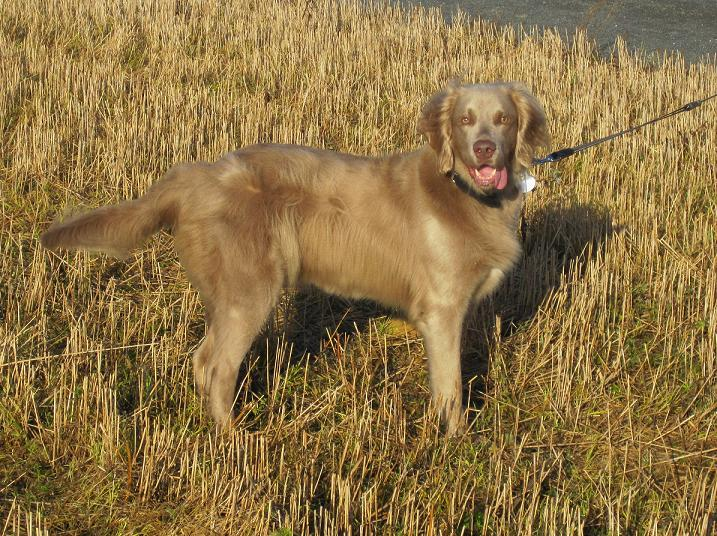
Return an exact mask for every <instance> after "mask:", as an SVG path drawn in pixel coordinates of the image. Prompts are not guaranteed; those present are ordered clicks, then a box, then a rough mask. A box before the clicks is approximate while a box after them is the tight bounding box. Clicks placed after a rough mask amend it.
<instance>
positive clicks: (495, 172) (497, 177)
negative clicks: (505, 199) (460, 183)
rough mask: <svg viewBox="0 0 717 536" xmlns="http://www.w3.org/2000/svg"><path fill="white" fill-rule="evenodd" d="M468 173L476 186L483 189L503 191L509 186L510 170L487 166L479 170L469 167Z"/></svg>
mask: <svg viewBox="0 0 717 536" xmlns="http://www.w3.org/2000/svg"><path fill="white" fill-rule="evenodd" d="M468 172H469V173H470V174H471V177H473V180H474V181H475V183H476V185H478V186H480V187H483V188H485V187H487V186H492V187H494V188H495V189H496V190H502V189H503V188H505V187H506V186H507V185H508V170H507V169H506V168H500V169H496V168H494V167H493V166H490V165H488V164H485V165H483V166H481V167H479V168H473V167H469V168H468Z"/></svg>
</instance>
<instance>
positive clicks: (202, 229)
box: [41, 84, 548, 433]
mask: <svg viewBox="0 0 717 536" xmlns="http://www.w3.org/2000/svg"><path fill="white" fill-rule="evenodd" d="M419 130H420V131H421V132H422V133H423V134H425V135H426V137H427V138H428V144H427V145H426V146H424V147H422V148H420V149H418V150H416V151H414V152H411V153H405V154H395V155H390V156H386V157H382V158H368V157H362V156H352V155H347V154H340V153H336V152H332V151H326V150H319V149H313V148H308V147H300V146H292V145H255V146H251V147H246V148H244V149H240V150H238V151H235V152H232V153H230V154H228V155H226V156H225V157H223V158H222V159H221V160H219V161H218V162H216V163H213V164H208V163H194V164H181V165H178V166H175V167H173V168H172V169H171V170H170V171H169V172H168V173H167V175H166V176H165V177H164V179H163V180H161V181H159V182H157V183H156V184H155V185H153V186H152V187H151V188H150V189H149V191H148V192H147V193H146V194H145V195H144V196H142V197H141V198H139V199H136V200H133V201H126V202H124V203H120V204H118V205H114V206H108V207H103V208H99V209H97V210H94V211H92V212H89V213H86V214H82V215H79V216H77V217H74V218H71V219H69V220H67V221H65V222H63V223H56V224H55V225H53V226H52V227H51V228H50V229H49V230H48V231H47V232H45V233H44V234H43V235H42V237H41V241H42V244H43V245H44V246H45V247H46V248H50V249H55V248H64V249H86V250H95V251H102V252H106V253H108V254H111V255H115V256H120V257H122V256H125V255H127V253H128V252H129V250H131V249H132V248H135V247H137V246H139V245H140V244H141V243H142V242H143V241H144V240H145V239H147V237H149V236H150V235H152V234H153V233H155V232H157V231H158V230H160V229H161V228H167V229H170V230H171V231H172V233H173V235H174V238H175V245H176V249H177V252H178V255H179V258H180V261H181V263H182V265H183V266H184V268H185V269H186V270H187V273H188V276H189V279H190V281H191V282H192V283H193V284H194V285H195V286H196V288H197V289H198V290H199V293H200V295H201V298H202V301H203V302H204V304H205V306H206V313H207V314H206V318H207V333H206V338H205V340H204V341H203V343H202V344H201V346H200V347H199V348H198V349H197V351H196V353H195V354H194V373H195V380H196V384H197V387H198V389H199V390H200V392H201V393H203V395H205V396H206V397H207V398H208V401H209V405H210V409H211V413H212V415H213V417H214V418H215V419H216V420H217V422H218V423H219V424H221V425H226V423H227V422H228V421H229V419H230V417H231V414H232V406H233V400H234V395H235V393H234V388H235V381H236V377H237V372H238V368H239V365H240V364H241V362H242V360H243V358H244V355H245V353H246V351H247V350H248V348H249V346H250V345H251V343H252V340H253V339H254V337H255V336H256V335H257V333H258V332H259V331H260V329H261V328H262V326H263V324H264V323H265V322H266V320H267V317H268V315H269V314H270V312H271V311H272V309H273V307H274V305H275V304H276V301H277V299H278V297H279V295H280V292H281V290H282V287H285V286H292V285H297V284H302V283H308V284H313V285H316V286H317V287H319V288H321V289H324V290H326V291H328V292H331V293H335V294H339V295H343V296H346V297H349V298H371V299H374V300H376V301H378V302H381V303H383V304H386V305H388V306H391V307H395V308H399V309H401V310H402V311H404V312H405V314H406V315H407V317H408V318H409V319H410V320H411V321H412V322H413V323H414V324H415V325H416V327H417V328H418V329H419V330H420V332H421V333H422V335H423V337H424V341H425V347H426V351H427V354H428V367H429V375H430V384H431V392H432V395H433V398H434V402H435V404H436V405H437V407H438V409H439V410H440V412H441V416H442V418H443V421H444V423H445V424H446V426H447V430H448V432H449V433H453V432H455V431H456V429H457V428H458V427H459V426H460V425H461V422H462V417H461V415H462V405H461V375H460V339H461V331H462V324H463V320H464V317H465V314H466V312H467V310H468V307H469V304H470V301H471V300H472V299H473V300H480V299H481V298H483V297H484V296H486V295H487V294H489V293H490V292H492V291H493V290H494V289H495V288H496V287H497V285H498V284H499V283H500V282H501V280H502V278H503V276H504V274H505V273H506V272H507V271H508V270H510V269H511V267H512V266H513V265H514V263H515V262H516V260H517V258H518V256H519V254H520V245H519V243H518V241H517V239H516V222H517V218H518V215H519V211H520V207H521V194H520V193H519V191H518V189H517V182H518V180H519V177H520V175H521V174H522V172H523V171H524V170H525V168H526V167H527V166H529V165H530V162H531V159H532V157H533V155H534V152H535V149H536V147H537V146H540V145H546V144H547V142H548V134H547V130H546V124H545V116H544V113H543V110H542V108H541V106H540V104H539V103H538V102H537V100H536V99H535V98H534V97H533V96H532V95H530V94H529V93H528V92H527V91H526V90H525V89H524V88H523V87H522V86H519V85H517V84H485V85H473V86H458V85H450V86H448V87H447V88H446V89H445V90H444V91H442V92H440V93H438V94H436V95H435V96H434V97H433V98H432V99H431V100H430V101H429V102H428V103H427V104H426V106H425V107H424V109H423V112H422V115H421V118H420V121H419ZM486 141H487V142H491V143H493V144H494V146H495V152H494V153H493V154H489V155H487V154H485V153H481V152H480V143H485V142H486ZM484 164H488V165H489V166H492V168H496V169H498V170H501V169H506V170H507V173H508V183H507V186H506V187H504V188H500V189H498V186H496V184H497V181H498V179H490V180H494V181H496V184H487V185H486V184H482V183H479V181H478V180H477V179H475V173H476V172H477V171H476V170H477V169H478V168H480V167H482V166H483V165H484ZM485 169H487V170H490V169H491V167H486V168H485ZM452 173H455V174H457V175H458V177H456V179H455V180H458V181H462V182H463V187H464V188H468V189H469V193H471V194H472V195H466V192H465V191H462V190H461V189H460V188H458V187H456V184H454V182H453V181H452V180H451V178H450V177H449V175H451V174H452ZM447 174H448V175H447ZM472 174H473V175H472ZM452 176H454V177H455V175H452ZM496 176H498V175H496ZM472 177H473V178H472Z"/></svg>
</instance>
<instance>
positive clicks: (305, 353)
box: [0, 0, 717, 535]
mask: <svg viewBox="0 0 717 536" xmlns="http://www.w3.org/2000/svg"><path fill="white" fill-rule="evenodd" d="M107 4H112V5H116V6H117V7H107V6H106V5H105V3H101V2H81V1H79V0H61V1H59V2H45V1H41V0H27V1H25V2H0V25H1V26H0V27H1V31H0V40H1V41H0V50H1V51H2V52H0V82H1V83H2V87H3V91H2V92H0V117H1V118H2V122H1V123H0V128H1V129H2V131H1V136H2V137H1V138H0V142H1V143H2V148H1V150H0V158H1V159H2V160H1V168H0V180H1V181H2V182H1V185H2V195H1V197H0V204H1V206H2V213H1V216H0V217H1V219H0V233H1V235H0V236H1V237H2V240H1V241H0V315H1V317H0V322H1V323H0V337H1V340H0V343H1V344H2V347H1V350H2V352H1V356H0V514H1V516H0V527H2V528H3V531H4V532H7V533H10V534H25V533H27V534H44V533H45V532H53V533H54V532H70V533H83V534H105V533H115V534H128V533H143V534H144V533H156V532H163V533H167V532H169V533H187V534H206V533H222V534H223V533H235V534H276V535H289V534H405V535H408V534H451V533H462V534H527V533H535V534H580V533H583V534H593V535H597V534H708V533H712V532H714V531H715V527H716V526H717V517H716V514H715V513H716V512H717V483H716V476H717V389H716V379H717V357H716V356H717V272H716V271H715V267H714V260H715V258H717V236H716V235H717V198H716V194H715V169H717V139H716V138H717V129H715V109H716V108H717V106H716V105H715V104H714V102H711V103H710V104H709V105H705V106H704V107H702V108H701V109H699V110H697V111H695V112H691V113H690V114H688V115H684V116H680V117H679V118H676V119H673V120H669V121H667V122H663V123H660V124H659V125H658V126H655V127H651V128H649V129H647V130H645V131H644V132H643V133H641V134H639V135H636V136H633V137H629V138H626V139H623V140H620V141H617V142H615V143H612V144H610V145H603V146H601V147H599V148H597V149H594V150H591V151H590V152H587V153H584V154H583V155H580V156H578V157H575V158H573V159H570V160H568V161H566V162H564V163H562V164H560V165H557V166H554V167H553V169H550V168H540V169H539V170H538V171H539V174H540V175H541V176H542V177H543V178H549V177H551V176H553V175H556V174H560V175H561V176H562V178H563V182H562V183H561V184H560V185H559V186H550V187H546V188H542V189H540V190H539V191H538V192H537V193H536V194H532V195H531V197H530V198H529V200H528V210H527V230H526V235H525V249H526V254H525V257H524V259H523V261H522V262H521V264H520V266H519V267H518V269H517V270H516V272H515V273H514V274H513V276H512V278H511V279H510V281H508V284H507V285H505V287H504V288H503V290H501V291H500V292H499V294H498V295H497V296H495V297H494V299H493V300H492V301H490V302H489V303H487V304H485V305H484V306H483V307H482V308H481V309H480V310H479V311H477V312H476V314H475V318H474V319H473V320H472V321H471V323H470V325H469V326H468V328H467V335H468V336H467V343H466V350H467V359H466V365H465V366H466V376H467V377H466V382H467V383H468V380H469V378H468V376H470V371H480V370H483V369H485V368H486V365H485V362H486V360H487V359H488V357H489V366H488V367H487V374H486V376H485V381H483V380H481V379H480V377H479V378H478V379H477V380H474V381H473V382H472V385H473V386H474V393H473V396H472V404H473V406H474V407H475V408H476V409H477V411H474V413H473V417H474V419H475V422H474V425H473V427H472V429H471V431H470V433H469V434H468V435H467V436H466V437H464V438H461V439H456V440H445V439H443V438H442V437H441V436H440V435H439V433H438V431H437V426H436V422H435V419H433V418H431V417H426V400H427V392H426V391H427V390H426V378H425V373H424V367H423V348H422V343H421V340H420V339H419V338H417V335H416V334H415V332H414V331H413V330H412V329H411V328H410V326H406V325H404V324H402V323H400V322H397V321H393V320H389V319H388V317H387V316H385V312H382V311H380V310H378V309H376V308H375V307H374V306H372V305H371V304H365V303H346V302H343V301H340V300H335V299H328V298H326V297H324V296H321V295H319V294H317V293H312V292H309V293H305V294H296V293H291V294H287V296H286V299H285V300H284V301H283V303H282V305H281V307H280V308H279V310H278V311H277V315H276V318H275V319H274V321H273V322H272V324H271V325H270V326H268V327H267V329H266V332H265V336H264V337H263V338H260V340H258V341H257V344H256V346H255V348H254V350H253V353H252V356H251V358H250V360H249V361H250V363H249V366H248V367H247V368H246V370H245V372H244V373H243V374H242V376H241V378H240V380H241V381H242V383H243V385H242V388H241V390H240V395H239V397H240V401H239V404H238V407H239V412H240V421H239V423H238V425H237V427H236V431H235V432H234V433H233V434H232V435H231V437H229V438H224V439H219V440H218V438H216V437H214V435H213V432H212V430H211V425H210V423H209V422H208V419H207V418H206V416H205V415H204V414H203V410H202V408H201V407H200V404H199V403H198V400H197V397H196V395H195V392H194V390H193V387H192V380H191V374H190V372H191V371H190V360H189V359H188V356H189V355H190V352H191V350H192V349H193V348H194V347H195V346H196V345H197V344H198V342H199V341H200V338H201V336H202V333H203V323H202V315H203V312H202V309H201V306H200V304H199V303H198V300H197V295H196V293H195V292H194V291H193V290H192V289H191V288H190V287H189V286H188V284H187V282H186V279H185V277H184V275H183V273H182V271H181V269H180V267H179V265H178V263H177V260H176V257H175V256H174V255H173V253H172V248H171V239H170V238H168V237H167V236H163V237H161V238H160V239H157V240H154V241H153V242H152V243H151V244H149V245H148V246H147V247H146V248H145V249H144V250H143V251H142V252H139V253H138V254H137V255H136V256H135V257H133V258H131V259H130V260H129V261H127V262H116V261H112V260H108V259H106V258H103V257H90V256H87V255H84V254H76V255H75V254H72V255H63V256H57V255H53V254H51V253H48V252H47V251H43V250H41V249H39V247H38V240H37V237H38V234H39V232H40V231H41V230H42V229H44V228H45V227H46V226H47V224H48V223H49V222H50V221H51V220H52V219H53V218H54V217H55V216H56V215H57V214H58V213H60V212H62V211H63V210H65V209H66V208H67V207H69V206H79V205H81V206H97V205H100V204H106V203H109V202H113V201H116V200H119V199H124V198H127V197H131V196H136V195H138V194H139V193H141V192H143V191H144V190H145V189H146V188H147V186H148V185H149V184H150V183H151V182H152V181H153V180H155V179H156V178H158V177H159V176H160V175H161V174H162V172H163V171H164V170H165V169H166V168H168V167H169V166H170V165H171V164H173V163H175V162H177V161H181V160H188V159H192V160H194V159H215V158H217V157H218V156H220V155H221V154H222V153H224V152H225V151H227V150H230V149H232V148H235V147H238V146H241V145H245V144H249V143H254V142H257V141H263V142H267V141H276V142H292V143H293V142H297V143H305V144H311V145H319V146H324V147H333V148H337V149H341V150H345V151H354V152H359V153H367V154H379V153H385V152H391V151H398V150H404V149H409V148H413V147H415V146H417V145H418V144H419V143H420V140H419V139H418V137H417V135H416V134H415V122H416V118H417V114H418V111H419V109H420V106H421V104H422V103H423V102H424V101H425V100H426V99H427V97H428V96H429V95H430V94H431V93H432V92H433V91H435V90H436V89H437V88H439V87H440V86H441V85H442V84H444V83H445V81H446V80H448V79H449V78H451V77H452V76H454V75H456V74H461V75H462V76H463V77H464V79H466V80H475V81H489V80H494V79H507V80H522V81H524V82H525V83H526V84H527V85H528V86H530V87H531V88H532V89H533V90H534V92H535V93H536V94H537V95H538V97H539V98H540V99H541V100H542V101H543V102H544V103H545V106H546V109H547V111H548V115H549V117H550V121H551V125H552V130H553V133H554V138H555V146H556V147H561V146H564V145H566V144H574V143H577V142H578V141H582V140H584V139H588V138H592V137H595V136H598V135H603V134H606V133H608V132H611V131H613V130H614V129H616V128H618V127H623V126H625V125H628V124H630V123H632V122H637V121H641V120H645V119H648V118H650V117H652V116H654V115H657V114H658V113H661V112H663V111H666V110H669V109H672V108H674V107H676V106H678V105H679V104H682V103H684V102H687V101H690V100H692V99H694V98H696V97H699V96H703V95H706V94H708V93H712V92H714V91H715V90H717V73H716V69H715V66H714V65H704V64H702V65H694V66H690V67H689V68H688V67H686V66H685V65H684V64H683V63H682V62H681V61H680V60H679V59H674V58H667V59H665V60H664V61H663V62H661V63H660V64H659V65H654V64H652V65H649V64H647V62H645V61H643V60H641V59H640V58H636V57H633V56H630V55H629V54H627V53H626V52H625V51H624V50H623V48H622V47H621V46H620V45H619V44H618V46H617V48H616V51H615V54H614V57H613V58H612V60H611V61H603V60H600V59H599V58H597V57H596V56H595V54H594V52H593V50H592V48H591V47H590V45H589V43H586V41H585V40H584V38H583V37H581V36H579V35H578V36H577V37H576V40H575V43H574V44H572V45H567V44H566V43H565V42H563V41H561V40H560V39H559V38H558V37H557V36H555V35H551V34H548V35H545V36H544V37H540V38H539V37H536V36H528V37H525V38H522V39H518V38H516V37H515V36H514V35H513V34H512V33H511V31H509V30H503V29H501V28H495V27H492V26H488V25H484V24H477V23H476V24H473V23H468V22H467V21H466V20H465V19H462V18H459V19H457V20H455V21H454V22H453V23H452V25H446V24H445V23H444V22H443V21H442V20H441V18H440V16H439V14H438V13H437V12H427V11H422V10H415V11H410V12H405V11H404V12H402V11H399V10H398V9H396V8H391V7H386V6H383V7H376V8H361V7H357V5H355V4H352V3H340V4H336V3H334V2H329V1H322V0H318V1H302V0H297V1H295V2H284V1H278V0H277V1H269V2H263V1H262V2H259V1H257V2H248V3H245V2H220V1H218V0H210V1H198V0H197V1H194V2H174V1H169V0H166V1H165V0H158V1H153V2H134V1H127V2H123V3H114V2H110V3H107ZM476 363H478V364H476ZM480 363H483V365H480ZM475 391H483V392H484V393H483V394H478V395H476V393H475ZM429 415H430V414H429Z"/></svg>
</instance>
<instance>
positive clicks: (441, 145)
mask: <svg viewBox="0 0 717 536" xmlns="http://www.w3.org/2000/svg"><path fill="white" fill-rule="evenodd" d="M458 86H459V83H458V82H457V81H452V82H451V83H450V84H448V86H447V87H446V89H444V90H443V91H441V92H439V93H436V94H435V95H433V97H431V100H429V101H428V102H427V103H426V105H425V106H424V107H423V111H422V112H421V118H420V119H419V120H418V132H420V133H421V134H424V135H425V136H426V137H427V138H428V144H429V145H430V146H431V147H432V148H433V150H434V151H436V155H437V156H438V169H439V171H440V172H441V173H448V172H449V171H451V170H452V169H453V148H452V147H451V137H452V135H453V133H452V127H451V115H452V113H453V106H454V105H455V103H456V97H457V96H458Z"/></svg>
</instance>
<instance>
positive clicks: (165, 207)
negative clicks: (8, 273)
mask: <svg viewBox="0 0 717 536" xmlns="http://www.w3.org/2000/svg"><path fill="white" fill-rule="evenodd" d="M185 166H186V165H180V166H175V167H173V168H172V169H170V170H169V172H167V174H166V175H165V177H164V178H163V179H162V180H160V181H159V182H157V183H155V184H154V185H153V186H152V187H151V188H150V189H149V190H148V191H147V193H146V194H145V195H144V196H142V197H140V198H139V199H135V200H132V201H124V202H122V203H119V204H117V205H111V206H107V207H101V208H98V209H95V210H92V211H90V212H86V213H84V214H78V215H76V216H73V217H71V218H69V219H68V220H65V221H63V222H56V223H54V224H53V225H52V226H51V227H50V228H49V229H48V230H47V231H45V232H44V233H42V235H41V236H40V243H41V244H42V245H43V246H44V247H46V248H47V249H53V250H54V249H67V250H75V249H82V250H87V251H100V252H103V253H107V254H108V255H112V256H113V257H118V258H124V257H126V256H127V255H128V253H129V251H130V250H131V249H134V248H136V247H138V246H140V245H141V244H142V243H143V242H144V241H145V240H146V239H147V238H149V237H150V236H152V235H153V234H154V233H156V232H157V231H159V230H160V229H162V228H171V227H174V225H175V224H176V221H177V217H178V207H179V205H180V203H179V196H180V195H182V193H183V190H184V188H183V187H182V185H181V182H182V181H181V180H179V181H178V179H181V176H182V175H183V173H182V170H183V169H184V168H185Z"/></svg>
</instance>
